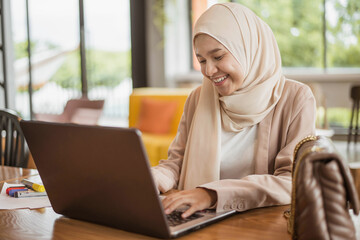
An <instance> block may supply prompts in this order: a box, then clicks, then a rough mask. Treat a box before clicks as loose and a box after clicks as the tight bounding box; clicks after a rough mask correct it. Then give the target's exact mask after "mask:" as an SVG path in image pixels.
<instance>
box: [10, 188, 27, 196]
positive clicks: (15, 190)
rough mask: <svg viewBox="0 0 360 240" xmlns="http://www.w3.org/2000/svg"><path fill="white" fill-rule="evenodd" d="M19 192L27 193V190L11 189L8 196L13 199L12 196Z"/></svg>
mask: <svg viewBox="0 0 360 240" xmlns="http://www.w3.org/2000/svg"><path fill="white" fill-rule="evenodd" d="M21 191H29V189H28V188H17V189H11V190H10V191H9V196H10V197H14V196H15V193H17V192H21Z"/></svg>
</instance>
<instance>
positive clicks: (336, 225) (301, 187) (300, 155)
mask: <svg viewBox="0 0 360 240" xmlns="http://www.w3.org/2000/svg"><path fill="white" fill-rule="evenodd" d="M292 174H293V185H292V198H291V209H290V216H288V217H289V218H288V230H289V232H290V233H291V234H292V238H293V239H300V240H302V239H307V240H308V239H317V240H321V239H355V228H354V224H353V221H352V219H351V216H350V214H349V203H350V205H351V207H352V209H353V211H354V213H355V214H358V213H359V199H358V197H357V196H358V195H357V193H356V189H355V187H354V183H353V179H352V177H351V175H350V171H349V169H348V167H347V165H346V164H345V163H344V162H343V160H342V159H341V157H340V156H339V155H338V154H337V153H336V151H335V148H334V146H333V144H332V142H331V140H330V139H328V138H326V137H315V136H309V137H307V138H305V139H303V140H302V141H301V142H299V144H298V145H297V146H296V147H295V151H294V164H293V172H292Z"/></svg>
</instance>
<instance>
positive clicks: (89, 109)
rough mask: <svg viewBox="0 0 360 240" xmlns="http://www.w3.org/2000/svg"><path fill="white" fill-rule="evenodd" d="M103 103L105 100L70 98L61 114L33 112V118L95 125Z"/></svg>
mask: <svg viewBox="0 0 360 240" xmlns="http://www.w3.org/2000/svg"><path fill="white" fill-rule="evenodd" d="M104 103H105V100H89V99H87V98H80V99H70V100H69V101H68V102H67V103H66V105H65V108H64V111H63V113H62V114H35V119H36V120H40V121H47V122H62V123H78V124H87V125H96V124H97V122H98V120H99V118H100V116H101V114H102V111H103V108H104Z"/></svg>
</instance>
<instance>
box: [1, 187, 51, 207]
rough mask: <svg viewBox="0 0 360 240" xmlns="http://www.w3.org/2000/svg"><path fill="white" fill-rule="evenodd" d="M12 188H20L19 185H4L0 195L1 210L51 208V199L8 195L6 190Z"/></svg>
mask: <svg viewBox="0 0 360 240" xmlns="http://www.w3.org/2000/svg"><path fill="white" fill-rule="evenodd" d="M12 186H19V184H8V183H4V185H3V188H2V189H1V193H0V209H18V208H29V209H35V208H43V207H51V204H50V201H49V198H48V197H47V196H44V197H30V198H14V197H10V196H9V195H7V194H6V188H8V187H12Z"/></svg>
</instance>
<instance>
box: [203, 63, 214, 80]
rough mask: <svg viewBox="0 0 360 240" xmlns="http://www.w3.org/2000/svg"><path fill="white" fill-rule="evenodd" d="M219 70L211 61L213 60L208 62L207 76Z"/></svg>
mask: <svg viewBox="0 0 360 240" xmlns="http://www.w3.org/2000/svg"><path fill="white" fill-rule="evenodd" d="M216 72H217V67H216V65H215V64H213V63H211V62H207V63H206V69H205V73H206V75H207V76H209V77H211V76H213V75H214V74H215V73H216Z"/></svg>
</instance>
